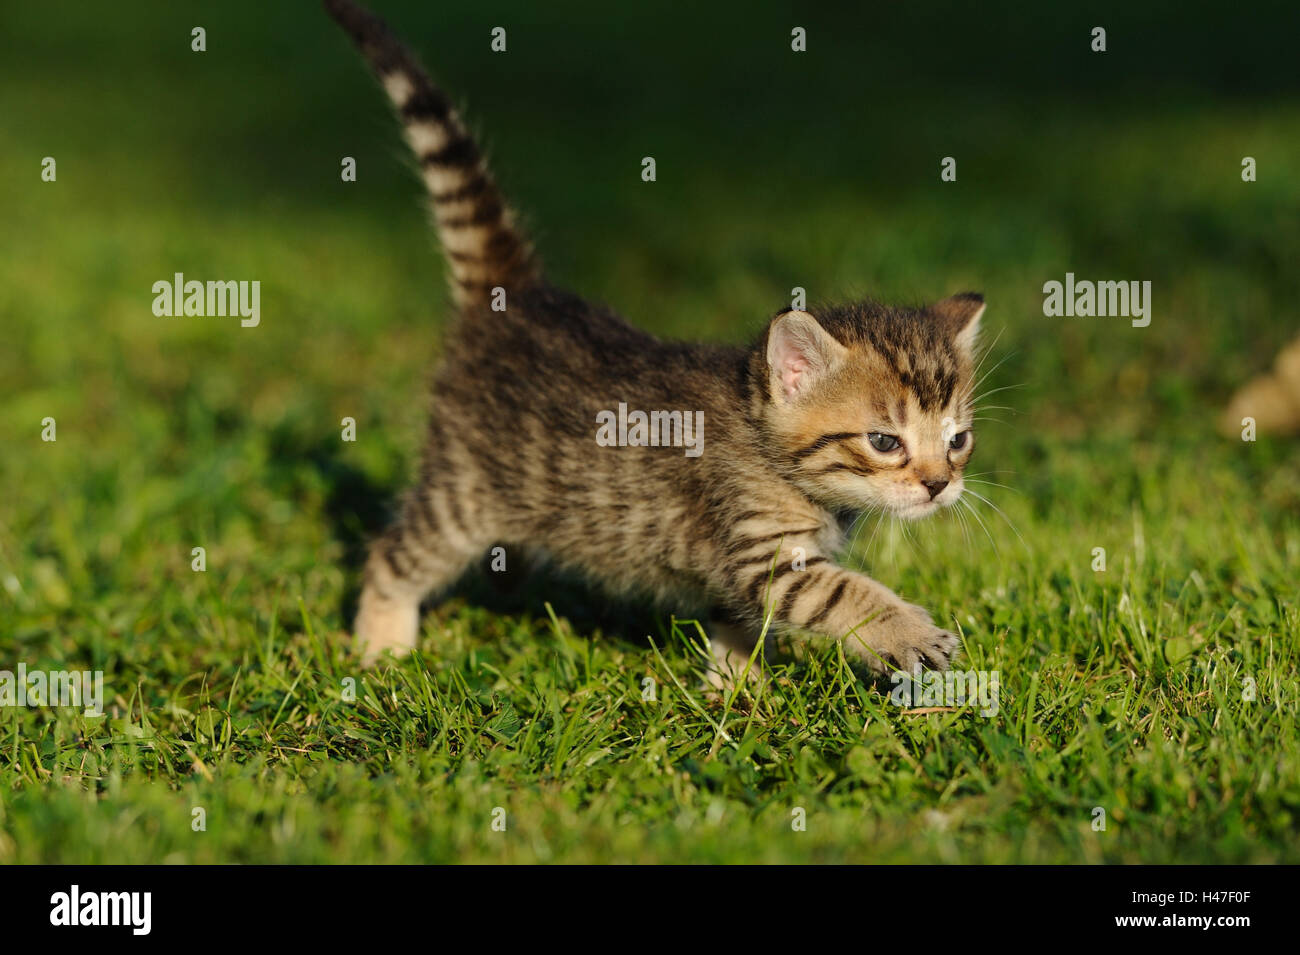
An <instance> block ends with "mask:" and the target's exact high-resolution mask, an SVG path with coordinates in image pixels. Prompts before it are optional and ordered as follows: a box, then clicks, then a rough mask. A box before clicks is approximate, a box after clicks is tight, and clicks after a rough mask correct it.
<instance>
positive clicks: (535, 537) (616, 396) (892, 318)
mask: <svg viewBox="0 0 1300 955" xmlns="http://www.w3.org/2000/svg"><path fill="white" fill-rule="evenodd" d="M327 6H328V7H329V9H330V10H331V12H332V13H333V14H334V15H335V16H336V18H337V19H339V20H340V22H342V23H343V25H344V26H345V27H346V28H347V30H348V32H349V33H351V34H352V35H353V37H354V38H356V39H357V41H358V42H359V44H360V46H361V48H362V50H363V51H364V52H365V54H366V56H367V58H368V59H369V60H370V61H371V62H372V64H373V65H374V66H375V69H376V71H377V72H378V73H379V75H380V76H381V77H383V78H384V82H385V87H386V88H387V89H388V91H389V95H390V96H391V97H392V98H393V100H394V102H395V103H397V104H398V106H399V109H400V110H401V112H402V114H403V117H404V119H405V121H406V123H407V138H408V139H409V140H410V142H411V145H412V148H413V149H415V150H416V151H417V153H418V154H419V155H421V156H422V157H423V159H422V163H423V166H424V168H425V170H426V172H427V174H428V176H429V177H430V189H431V192H432V194H433V196H434V202H435V211H436V213H437V221H438V224H439V228H440V230H441V232H442V235H443V242H444V245H445V246H446V248H447V250H448V255H449V258H450V260H451V266H452V272H453V278H454V281H455V283H456V285H455V287H456V288H457V289H458V300H459V301H460V303H461V305H462V307H461V309H460V310H459V312H458V315H457V317H456V319H455V321H454V322H453V323H452V326H451V328H450V329H449V330H448V333H447V337H446V340H445V342H444V347H443V359H442V362H441V364H440V366H439V368H438V370H437V372H436V374H435V376H434V383H433V413H432V417H431V421H430V425H429V433H428V438H427V441H426V443H425V448H424V455H423V461H422V465H421V469H420V475H419V479H418V481H417V482H416V484H415V487H414V488H413V489H412V490H411V492H410V493H409V494H408V496H407V498H406V500H405V503H404V505H403V508H402V513H401V517H400V518H399V520H398V521H397V522H396V523H394V524H393V526H392V527H390V528H389V529H388V531H387V532H386V533H385V534H384V535H383V536H382V537H381V538H380V539H379V540H377V541H376V542H375V544H374V546H373V548H372V552H371V555H370V559H369V561H368V563H367V566H366V578H365V584H364V588H363V592H362V597H361V605H360V609H359V612H358V616H357V621H356V630H357V636H358V639H359V641H360V643H361V644H362V646H363V649H364V652H365V657H366V659H367V660H373V659H374V658H375V657H376V656H377V655H378V654H380V653H381V652H383V651H385V650H394V651H403V650H406V649H409V648H410V647H412V646H414V645H415V642H416V638H417V635H418V623H419V618H418V608H419V603H420V601H421V599H422V598H423V597H425V596H426V595H428V594H430V593H433V592H437V591H440V590H442V589H445V588H446V587H447V586H448V585H449V584H451V583H452V582H453V581H454V580H455V579H456V578H457V577H458V576H459V575H460V574H461V573H462V572H463V571H465V570H466V569H467V568H468V567H470V566H471V565H472V564H473V563H474V562H475V561H476V560H478V559H479V558H480V557H481V556H482V555H483V554H484V553H485V552H486V551H487V550H488V549H489V548H491V547H492V546H494V545H497V544H500V545H503V546H505V547H506V549H507V554H508V558H509V559H510V560H517V559H518V558H519V556H520V555H521V554H522V553H530V554H539V555H543V556H545V557H547V558H548V559H549V560H551V561H553V562H555V563H557V564H559V565H561V566H563V567H565V568H569V569H573V570H577V571H579V572H581V573H583V574H586V575H587V576H588V577H589V578H590V579H591V580H593V581H594V582H596V583H598V584H600V585H601V586H603V587H604V588H606V589H608V590H610V591H614V592H618V593H623V594H641V595H646V596H649V597H651V598H654V599H657V600H660V601H663V602H664V603H667V604H670V605H671V606H672V607H673V608H674V609H677V610H679V611H684V612H690V613H699V612H704V611H707V610H712V611H714V612H715V613H716V614H717V615H718V617H719V618H720V620H722V621H725V622H726V626H725V628H720V629H718V630H717V631H715V633H714V637H715V639H716V640H717V643H718V650H719V654H718V655H719V657H720V659H724V660H730V661H732V662H734V661H736V660H738V659H743V658H745V657H747V655H748V649H747V648H748V647H752V646H753V641H754V640H755V639H756V637H757V634H758V633H759V632H760V630H761V629H762V627H763V625H764V622H765V621H766V620H767V619H768V618H770V619H771V622H772V627H773V629H774V630H778V631H788V632H792V633H800V632H803V633H813V634H820V635H823V636H827V637H832V638H837V639H840V640H842V641H843V646H844V647H845V650H846V651H847V652H849V653H850V654H851V655H853V656H854V657H856V658H857V659H859V660H861V661H863V662H864V663H866V664H867V665H869V666H871V667H872V668H874V669H876V670H878V671H883V670H884V669H886V668H888V667H891V666H897V667H902V668H905V669H908V670H911V669H912V668H913V667H915V666H918V665H922V664H924V665H928V666H931V667H939V668H942V667H944V666H946V665H947V663H948V660H949V658H950V657H951V655H952V653H953V652H954V650H955V648H956V639H955V637H954V636H953V635H952V634H951V633H949V632H948V631H946V630H944V629H942V628H940V627H937V626H935V625H934V624H933V623H932V622H931V620H930V618H929V616H928V615H927V614H926V613H925V611H923V610H921V609H920V608H918V607H915V606H913V605H911V604H908V603H905V602H904V601H902V600H901V599H900V598H899V597H898V596H897V595H896V594H894V593H893V592H892V591H890V590H889V588H887V587H885V586H884V585H883V584H880V583H878V582H876V581H875V580H873V579H871V578H870V577H868V576H866V575H865V574H862V573H858V572H856V571H851V570H848V569H845V568H843V567H840V566H839V565H838V564H837V563H836V562H835V557H836V554H837V553H838V552H839V551H840V550H841V548H842V546H843V543H844V541H843V532H842V529H841V528H842V526H843V525H842V518H843V516H844V514H845V513H847V512H854V511H860V510H863V509H869V508H879V509H882V510H886V511H889V512H892V513H896V514H900V515H902V516H905V517H919V516H923V515H924V514H926V513H930V512H932V511H934V510H937V509H938V508H940V507H943V506H946V505H950V504H952V503H954V502H955V501H956V499H957V496H958V495H960V493H961V480H962V471H963V469H964V468H965V466H966V464H967V462H968V461H969V459H970V454H971V451H972V449H973V446H974V442H973V438H972V437H970V424H971V416H972V414H973V410H972V408H971V380H972V375H973V362H972V350H973V347H974V337H975V332H976V329H977V328H978V321H979V316H980V313H981V312H982V310H983V304H982V300H981V299H980V298H979V296H976V295H970V294H966V295H958V296H954V297H952V298H949V299H944V300H943V301H940V302H937V303H935V304H933V305H930V306H928V307H924V308H891V307H887V306H882V305H877V304H873V303H857V304H854V305H849V306H840V307H830V308H815V309H813V310H812V311H810V312H792V311H787V312H783V313H780V314H778V315H776V316H775V317H773V318H772V320H771V321H770V322H769V324H768V326H767V329H766V331H765V332H764V333H763V335H762V336H761V337H760V338H759V339H758V341H756V342H754V343H753V344H752V345H750V346H749V347H723V346H714V345H691V344H684V343H677V342H664V341H660V340H658V339H656V338H654V337H652V336H650V335H648V334H646V333H645V332H642V331H639V330H637V329H635V328H633V327H632V326H630V325H628V324H627V323H625V322H624V321H623V320H622V319H621V318H619V317H618V316H617V315H615V314H613V313H612V312H610V311H608V310H605V309H603V308H598V307H595V306H593V305H591V304H589V303H587V302H585V301H583V300H582V299H580V298H578V297H577V296H575V295H572V294H569V293H567V292H563V291H560V290H558V289H555V288H552V287H550V286H549V285H547V284H546V283H545V282H544V281H543V280H542V279H541V278H540V277H539V276H538V272H537V267H536V264H535V261H534V259H533V256H532V254H531V252H530V251H528V248H527V246H526V244H525V243H524V242H523V240H522V239H520V238H519V237H518V235H517V233H516V232H515V231H514V230H513V228H512V227H511V226H510V224H509V222H510V220H509V216H508V214H507V213H506V212H505V206H504V204H503V203H502V201H501V198H500V196H499V195H498V194H497V192H496V188H495V187H494V186H493V185H492V184H491V180H490V179H489V178H488V176H487V172H486V170H485V168H484V167H483V165H482V161H481V158H480V157H479V154H478V152H477V150H476V149H475V148H474V147H473V144H472V143H471V142H470V141H469V139H468V137H467V136H466V135H465V133H464V129H463V127H462V126H461V124H460V122H459V120H457V119H456V118H455V116H454V114H453V113H452V111H451V109H450V107H449V106H448V105H447V101H446V97H445V96H444V94H442V93H441V92H440V91H438V90H436V89H435V88H434V87H432V86H431V85H430V84H429V82H428V80H427V78H425V76H424V74H423V73H421V72H420V71H419V70H418V69H417V68H416V67H415V66H414V64H413V62H412V61H411V59H410V57H409V55H408V54H407V53H406V52H405V51H404V50H403V49H402V48H401V46H400V45H398V44H397V43H396V41H395V40H393V39H392V37H391V36H390V35H389V34H388V32H387V30H386V29H385V28H384V27H383V26H382V24H380V22H379V21H378V20H376V19H375V18H374V17H372V16H371V15H369V14H368V13H364V12H363V11H361V10H360V9H359V8H358V7H356V6H355V5H354V4H353V3H351V2H343V0H328V2H327ZM488 282H493V283H496V284H506V283H509V288H510V294H509V296H508V307H507V308H506V310H505V311H500V312H496V311H491V310H489V309H488V308H486V307H485V306H484V304H483V301H482V298H481V296H479V295H478V294H477V290H480V289H481V288H482V287H483V286H484V284H485V283H488ZM620 402H623V403H626V404H627V406H628V407H629V408H633V409H642V410H646V411H650V410H673V409H682V410H688V411H690V412H700V413H702V414H703V420H704V423H705V444H704V449H703V453H702V454H701V455H700V456H698V457H690V456H687V455H684V454H683V453H682V451H681V450H680V449H678V448H669V447H636V446H631V447H606V446H601V445H599V444H598V443H597V441H596V422H597V416H598V415H599V414H600V413H601V412H604V411H610V410H612V409H614V408H616V407H617V406H618V404H619V403H620ZM874 433H881V434H888V435H893V436H896V437H897V439H898V442H899V443H898V447H897V448H896V449H895V450H891V451H887V452H882V451H879V450H877V449H876V447H875V446H874V445H873V444H872V443H871V439H869V437H868V436H869V435H871V434H874ZM955 433H960V434H961V435H962V438H961V445H960V447H958V446H956V445H955V444H953V443H952V441H953V440H954V438H953V435H954V434H955ZM724 633H725V634H727V636H726V637H724V636H723V634H724Z"/></svg>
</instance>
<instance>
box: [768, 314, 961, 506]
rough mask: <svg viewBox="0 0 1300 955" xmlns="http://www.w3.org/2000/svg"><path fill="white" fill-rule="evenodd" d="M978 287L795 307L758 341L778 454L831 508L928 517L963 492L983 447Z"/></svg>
mask: <svg viewBox="0 0 1300 955" xmlns="http://www.w3.org/2000/svg"><path fill="white" fill-rule="evenodd" d="M983 311H984V299H983V297H982V296H980V295H976V294H974V293H970V292H967V293H963V294H961V295H954V296H952V297H951V298H946V299H944V300H942V301H940V302H936V303H935V304H933V305H930V306H927V307H925V308H893V307H889V306H884V305H876V304H874V303H862V304H855V305H847V306H839V307H834V308H825V309H823V308H818V309H815V310H813V311H811V312H803V311H786V312H782V313H781V314H779V315H777V316H776V318H774V319H772V322H771V324H770V325H769V326H768V329H767V333H766V335H765V336H764V338H763V340H762V342H761V343H760V346H759V348H760V352H761V353H762V354H763V356H764V357H765V358H766V366H765V371H766V378H767V380H766V383H765V384H766V395H767V399H768V400H767V401H766V402H764V405H763V412H762V413H763V417H764V424H765V429H766V431H767V435H768V438H769V440H770V441H771V442H772V444H773V445H774V447H773V448H772V450H773V451H774V452H775V457H776V460H777V461H778V463H779V464H780V466H782V467H783V468H784V469H785V470H786V471H787V473H789V474H790V476H791V477H792V478H793V479H794V481H795V482H796V483H797V484H798V485H799V486H800V487H801V488H803V490H804V491H805V493H807V494H808V495H809V496H810V497H812V498H813V499H814V500H817V501H819V502H820V503H822V504H825V505H827V506H829V507H833V508H848V509H853V510H862V509H866V508H872V507H876V508H883V509H884V510H886V511H889V512H891V513H894V514H897V515H899V516H901V517H905V518H918V517H924V516H926V515H928V514H931V513H934V512H935V511H937V510H938V509H939V508H940V507H946V506H950V505H952V504H955V503H956V502H957V499H958V498H959V497H960V496H961V493H962V488H963V482H962V472H963V470H964V469H965V467H966V464H967V462H968V461H970V457H971V452H972V451H973V450H974V447H975V436H974V433H973V431H972V424H973V422H972V415H973V413H974V411H973V408H972V407H971V403H972V402H971V399H972V394H971V392H972V390H973V381H972V377H973V375H974V368H975V362H974V356H973V350H974V347H975V337H976V334H977V333H978V331H979V320H980V315H981V314H982V313H983Z"/></svg>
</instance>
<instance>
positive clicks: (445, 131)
mask: <svg viewBox="0 0 1300 955" xmlns="http://www.w3.org/2000/svg"><path fill="white" fill-rule="evenodd" d="M324 2H325V9H326V11H327V12H328V13H329V15H330V16H331V17H333V18H334V19H335V20H336V21H337V22H338V24H339V25H340V26H341V27H343V29H344V30H346V31H347V33H348V35H349V36H350V37H352V40H353V42H355V43H356V45H357V46H358V47H359V48H360V50H361V52H362V54H363V55H364V56H365V58H366V60H367V61H368V62H369V63H370V67H371V69H373V70H374V72H375V75H376V76H378V77H379V80H380V82H381V83H383V85H384V89H385V90H386V91H387V93H388V96H389V98H390V99H391V100H392V101H393V105H394V106H395V107H396V108H397V113H398V115H399V116H400V117H401V120H402V125H403V126H404V127H405V131H406V141H407V142H408V143H409V144H410V146H411V150H412V151H413V152H414V153H415V156H416V158H417V159H418V160H419V161H420V168H421V170H422V171H423V175H424V181H425V185H426V186H427V187H428V189H429V199H430V204H431V205H432V209H433V219H434V222H435V223H436V224H437V227H438V237H439V239H440V240H441V242H442V248H443V252H444V253H445V254H446V256H447V263H448V266H449V268H450V273H451V274H450V279H451V290H452V295H453V297H454V298H455V299H456V302H457V303H458V304H460V305H473V304H480V303H485V302H487V301H488V300H489V299H490V298H491V294H492V289H493V288H494V287H495V286H501V287H502V288H511V287H521V286H525V285H530V284H533V283H535V282H537V281H538V280H539V279H540V273H541V270H540V267H539V265H538V262H537V259H536V256H535V255H534V253H533V249H532V246H531V244H530V243H529V242H528V241H527V239H525V238H524V236H523V235H522V234H520V232H519V231H518V229H517V228H516V226H515V223H514V215H513V213H512V212H511V211H510V209H509V208H508V207H507V206H506V204H505V201H504V200H503V199H502V197H501V193H500V192H499V191H498V189H497V185H496V182H495V181H494V180H493V179H492V174H491V173H490V172H489V171H488V168H487V161H486V160H485V159H484V158H483V155H482V153H480V152H479V148H478V146H476V145H475V143H474V140H473V139H472V138H470V135H469V132H468V131H467V130H466V129H465V126H464V124H463V123H461V121H460V117H459V116H457V115H456V111H455V110H454V109H453V108H452V105H451V101H450V100H449V99H448V98H447V94H446V93H444V92H443V91H442V90H440V89H439V88H438V87H437V86H435V85H434V83H433V81H432V80H431V79H429V76H428V74H427V73H425V72H424V70H423V69H421V67H420V64H419V63H418V62H417V61H416V59H415V57H414V56H413V55H412V54H411V53H410V51H409V50H407V49H406V47H405V46H403V45H402V44H401V43H400V42H399V41H398V40H397V38H396V37H395V36H394V35H393V33H392V31H391V30H390V29H389V28H388V25H387V24H386V23H384V21H383V20H381V19H380V18H379V17H377V16H375V15H374V14H373V13H371V12H370V11H369V10H367V9H365V8H364V7H362V6H361V5H359V4H357V3H354V2H352V0H324Z"/></svg>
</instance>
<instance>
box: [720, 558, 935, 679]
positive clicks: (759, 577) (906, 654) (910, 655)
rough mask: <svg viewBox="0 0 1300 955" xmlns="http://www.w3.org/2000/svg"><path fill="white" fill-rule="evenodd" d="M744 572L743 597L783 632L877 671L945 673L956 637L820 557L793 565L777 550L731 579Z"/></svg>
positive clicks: (910, 606)
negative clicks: (801, 634)
mask: <svg viewBox="0 0 1300 955" xmlns="http://www.w3.org/2000/svg"><path fill="white" fill-rule="evenodd" d="M807 552H808V550H807V549H805V553H807ZM800 566H802V567H803V569H799V568H800ZM746 571H748V573H749V574H750V578H749V580H748V581H747V584H748V586H747V587H746V588H745V593H746V596H747V597H749V598H751V599H752V598H757V602H758V604H759V608H758V609H759V612H761V613H762V615H763V617H764V618H765V617H766V616H767V614H768V613H771V614H772V616H773V619H774V621H775V622H777V623H779V624H782V625H784V626H786V627H795V628H798V629H801V630H810V631H812V632H814V633H821V634H825V635H826V636H830V637H834V638H836V639H838V640H840V641H841V642H842V644H843V646H844V652H845V653H846V654H848V655H849V656H850V657H852V658H854V659H857V660H860V661H862V662H863V663H866V664H867V665H868V666H869V667H871V669H872V670H874V671H875V672H877V673H885V672H888V671H889V670H890V669H894V668H898V669H902V670H905V671H906V672H908V673H911V672H913V670H914V669H915V668H916V666H917V665H918V664H921V663H924V664H925V665H926V666H928V667H931V668H933V669H937V670H946V669H947V668H948V662H949V660H950V659H951V658H952V655H953V654H954V652H956V649H957V637H956V636H955V635H953V634H952V633H950V632H948V631H947V630H943V629H941V628H939V627H936V626H935V625H934V622H933V621H932V620H931V618H930V615H929V614H928V613H927V612H926V611H925V610H924V609H922V608H921V607H918V606H916V605H914V604H909V603H907V602H905V601H904V600H903V599H902V598H900V597H899V596H898V595H897V594H895V593H894V592H893V591H892V590H890V589H889V588H888V587H886V586H884V585H883V584H880V583H878V582H876V581H875V580H872V579H871V578H870V577H868V576H867V575H866V574H860V573H856V572H854V571H851V570H845V569H844V568H843V567H838V566H836V565H835V564H833V563H831V562H830V561H829V559H827V558H826V557H825V556H822V555H816V554H813V555H811V556H807V557H803V558H802V559H797V558H795V557H793V556H792V555H791V554H790V553H789V550H788V549H785V548H783V551H782V553H781V554H779V555H776V559H775V560H773V561H772V562H771V563H769V564H768V565H766V566H759V567H757V568H755V565H754V564H753V563H752V562H751V563H750V564H749V565H747V566H744V567H743V569H738V570H736V571H734V572H733V577H737V578H738V577H741V576H743V574H744V573H745V572H746ZM753 610H754V607H753V605H752V604H751V606H750V611H751V613H752V612H753Z"/></svg>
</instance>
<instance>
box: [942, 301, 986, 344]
mask: <svg viewBox="0 0 1300 955" xmlns="http://www.w3.org/2000/svg"><path fill="white" fill-rule="evenodd" d="M930 314H932V315H933V316H934V317H935V318H936V319H937V320H938V321H939V324H940V326H941V327H942V328H943V330H944V332H945V334H947V335H948V337H949V338H951V339H952V341H953V344H954V345H956V346H957V349H958V350H959V351H964V352H966V353H968V354H969V353H970V352H971V351H972V350H973V349H974V348H975V338H976V337H977V336H978V335H979V330H980V316H981V315H983V314H984V296H983V295H980V294H979V293H978V292H958V293H957V294H956V295H952V296H949V297H948V298H945V299H941V300H940V301H938V302H935V303H934V304H933V305H931V306H930Z"/></svg>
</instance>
